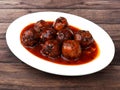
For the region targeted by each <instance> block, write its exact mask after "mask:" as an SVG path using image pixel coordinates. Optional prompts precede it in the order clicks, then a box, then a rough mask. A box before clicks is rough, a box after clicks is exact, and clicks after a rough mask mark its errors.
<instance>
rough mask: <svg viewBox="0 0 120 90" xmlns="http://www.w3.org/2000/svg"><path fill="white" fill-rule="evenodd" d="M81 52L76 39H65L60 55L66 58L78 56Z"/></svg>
mask: <svg viewBox="0 0 120 90" xmlns="http://www.w3.org/2000/svg"><path fill="white" fill-rule="evenodd" d="M80 54H81V47H80V44H79V42H78V41H76V40H67V41H64V42H63V46H62V55H63V56H64V57H65V58H67V59H76V58H79V56H80Z"/></svg>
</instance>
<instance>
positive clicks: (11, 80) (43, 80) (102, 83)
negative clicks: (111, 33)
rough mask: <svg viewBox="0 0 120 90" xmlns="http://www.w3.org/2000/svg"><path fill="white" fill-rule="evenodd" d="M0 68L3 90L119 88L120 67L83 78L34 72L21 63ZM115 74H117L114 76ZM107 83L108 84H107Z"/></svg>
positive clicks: (110, 68)
mask: <svg viewBox="0 0 120 90" xmlns="http://www.w3.org/2000/svg"><path fill="white" fill-rule="evenodd" d="M0 66H1V67H2V68H0V73H1V77H0V80H1V81H0V86H1V87H2V88H4V89H7V88H9V89H17V90H21V89H22V88H23V89H26V88H31V89H48V88H51V89H54V88H59V89H65V90H67V89H68V88H76V89H79V88H81V87H82V88H86V89H87V88H88V87H89V88H92V89H93V90H95V89H98V90H100V89H99V88H100V87H101V88H102V90H105V89H106V88H107V87H109V88H115V87H119V88H120V84H119V83H120V81H119V79H120V77H119V76H120V72H119V70H120V66H109V67H107V68H106V69H104V70H102V71H100V72H98V73H95V74H91V75H86V76H84V77H63V76H57V75H52V74H48V73H44V72H41V71H38V70H35V69H33V68H31V67H28V66H27V65H25V64H22V63H12V64H8V63H5V64H2V63H0ZM115 72H118V73H116V74H114V73H115ZM20 73H21V74H20ZM19 74H20V75H19ZM111 78H112V79H111ZM113 81H114V82H113ZM23 82H24V83H23ZM107 82H109V84H108V83H107ZM11 86H12V87H11ZM0 89H1V88H0ZM111 90H112V89H111Z"/></svg>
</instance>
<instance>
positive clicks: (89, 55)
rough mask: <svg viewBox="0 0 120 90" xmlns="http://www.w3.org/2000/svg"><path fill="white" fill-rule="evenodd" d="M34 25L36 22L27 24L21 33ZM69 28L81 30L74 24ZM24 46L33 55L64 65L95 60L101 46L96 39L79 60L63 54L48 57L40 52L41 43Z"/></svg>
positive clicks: (84, 50) (74, 30)
mask: <svg viewBox="0 0 120 90" xmlns="http://www.w3.org/2000/svg"><path fill="white" fill-rule="evenodd" d="M49 24H51V25H52V24H53V22H49ZM33 26H34V23H33V24H30V25H28V26H26V27H25V28H24V29H23V30H22V32H21V35H22V34H23V33H24V31H26V30H28V29H30V28H32V27H33ZM69 28H70V29H71V30H72V31H73V32H76V31H78V30H79V29H78V28H76V27H74V26H69ZM21 35H20V37H21ZM22 45H23V44H22ZM23 46H24V45H23ZM24 48H26V49H27V50H28V51H29V52H30V53H32V54H33V55H35V56H37V57H39V58H42V59H43V60H47V61H50V62H54V63H57V64H63V65H80V64H85V63H88V62H90V61H92V60H94V59H95V58H96V57H97V56H98V55H99V48H98V45H97V43H96V42H95V41H94V43H93V44H92V45H91V46H90V47H88V48H86V49H82V54H81V55H80V57H79V59H77V60H66V59H65V58H64V57H63V56H61V57H59V58H57V59H51V58H48V57H46V56H43V55H42V54H41V53H40V50H41V46H39V45H37V46H35V47H31V48H30V47H26V46H24Z"/></svg>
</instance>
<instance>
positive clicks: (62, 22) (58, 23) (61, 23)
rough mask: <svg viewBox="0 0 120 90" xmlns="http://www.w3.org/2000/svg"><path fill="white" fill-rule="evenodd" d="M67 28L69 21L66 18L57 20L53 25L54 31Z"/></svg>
mask: <svg viewBox="0 0 120 90" xmlns="http://www.w3.org/2000/svg"><path fill="white" fill-rule="evenodd" d="M67 26H68V22H67V19H66V18H64V17H59V18H57V19H56V21H55V23H54V25H53V27H54V29H55V30H58V31H59V30H62V29H64V28H65V27H67Z"/></svg>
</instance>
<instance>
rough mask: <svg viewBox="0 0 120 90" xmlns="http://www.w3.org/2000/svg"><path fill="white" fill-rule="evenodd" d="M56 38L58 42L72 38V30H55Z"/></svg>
mask: <svg viewBox="0 0 120 90" xmlns="http://www.w3.org/2000/svg"><path fill="white" fill-rule="evenodd" d="M56 39H57V40H58V41H60V42H63V41H65V40H71V39H73V32H72V31H70V30H68V29H63V30H60V31H58V32H57V36H56Z"/></svg>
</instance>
